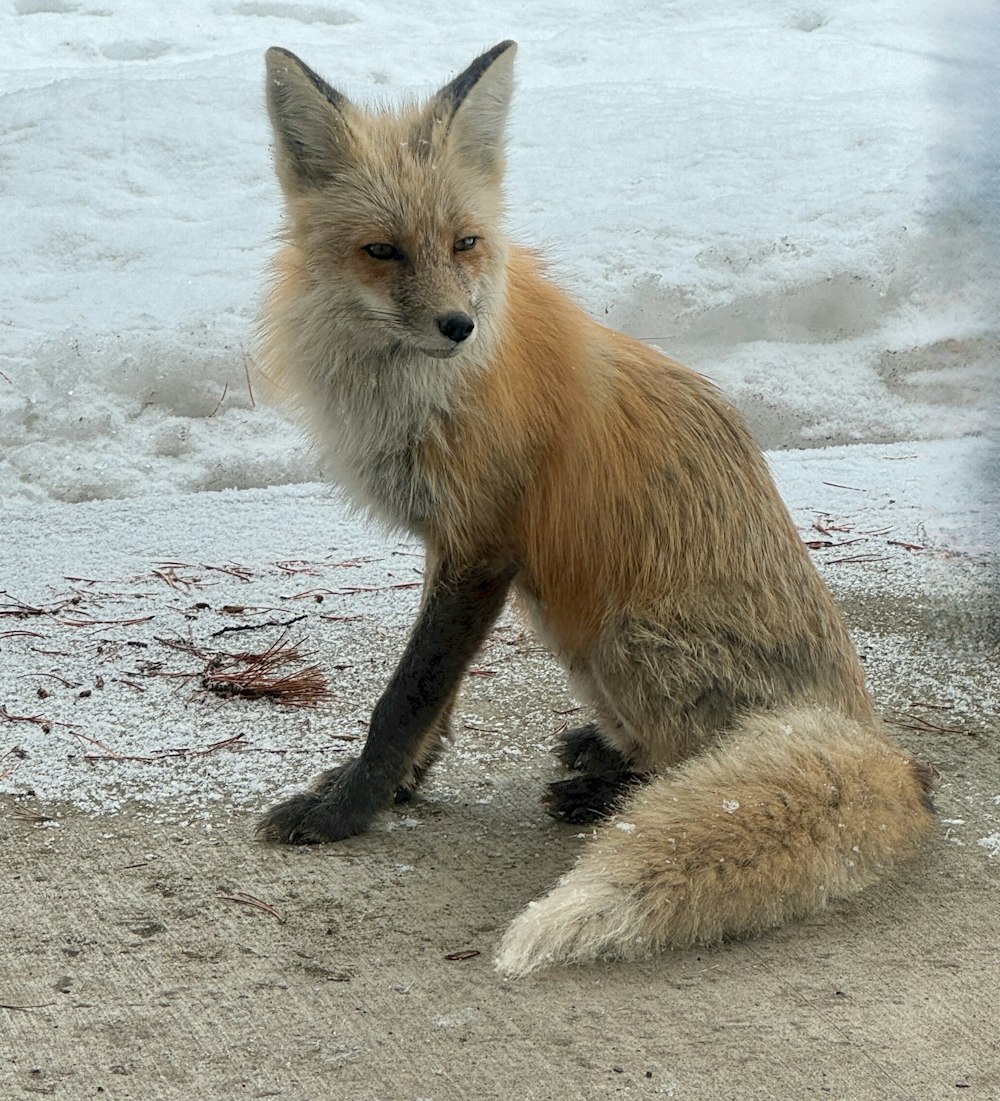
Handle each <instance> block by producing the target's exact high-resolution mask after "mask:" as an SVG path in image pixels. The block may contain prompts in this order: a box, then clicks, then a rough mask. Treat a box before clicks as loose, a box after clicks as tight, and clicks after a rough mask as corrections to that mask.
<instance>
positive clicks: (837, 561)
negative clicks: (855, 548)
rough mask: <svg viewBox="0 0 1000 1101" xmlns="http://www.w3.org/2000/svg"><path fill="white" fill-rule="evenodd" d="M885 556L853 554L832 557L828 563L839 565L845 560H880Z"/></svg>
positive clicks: (829, 564)
mask: <svg viewBox="0 0 1000 1101" xmlns="http://www.w3.org/2000/svg"><path fill="white" fill-rule="evenodd" d="M883 558H885V555H884V554H853V555H850V556H849V557H847V558H831V559H829V561H828V562H827V565H828V566H839V565H841V564H842V563H845V562H880V561H881V560H882V559H883Z"/></svg>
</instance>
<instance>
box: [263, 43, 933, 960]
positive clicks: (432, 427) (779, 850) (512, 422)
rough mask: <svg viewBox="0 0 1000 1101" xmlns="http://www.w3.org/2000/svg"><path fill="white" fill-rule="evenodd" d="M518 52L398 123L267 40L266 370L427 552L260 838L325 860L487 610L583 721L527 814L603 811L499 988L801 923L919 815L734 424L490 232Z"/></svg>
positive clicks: (837, 631) (410, 773) (396, 764)
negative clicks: (309, 767)
mask: <svg viewBox="0 0 1000 1101" xmlns="http://www.w3.org/2000/svg"><path fill="white" fill-rule="evenodd" d="M513 57H514V44H513V43H511V42H502V43H500V44H499V45H498V46H496V47H494V48H493V49H492V50H490V51H488V52H487V53H485V54H483V55H482V56H481V57H479V58H477V59H476V60H475V61H474V62H473V63H472V65H470V66H469V68H468V69H466V70H465V71H464V72H462V73H461V74H459V76H457V77H456V78H455V79H454V80H453V81H452V82H451V83H450V84H448V85H446V86H445V87H444V88H442V89H441V91H440V92H438V93H437V95H435V96H434V97H432V98H431V100H430V101H429V103H428V104H426V105H425V106H422V107H413V108H411V109H409V110H405V111H402V112H400V113H398V114H393V113H385V112H383V113H372V112H366V111H363V110H362V109H360V108H358V107H356V106H355V105H354V104H352V103H350V102H349V101H348V100H347V99H346V98H345V97H344V96H343V95H341V94H340V93H339V92H338V91H336V90H335V89H334V88H332V87H330V85H328V84H327V83H326V82H325V81H324V80H323V79H322V78H321V77H319V76H317V75H316V74H315V73H314V72H312V70H310V69H308V68H307V67H306V66H305V65H303V64H302V62H300V61H299V60H298V59H297V58H295V57H294V56H293V55H291V54H289V53H287V52H285V51H283V50H277V49H273V50H270V51H269V52H268V105H269V110H270V114H271V120H272V123H273V126H274V134H275V150H276V167H277V171H278V177H279V180H280V182H281V185H282V190H283V191H284V195H285V200H286V207H287V216H288V228H287V233H286V238H287V245H286V247H285V248H284V249H283V250H282V252H281V253H280V255H279V256H278V258H277V261H276V279H275V284H274V288H273V291H272V294H271V296H270V298H269V300H268V303H267V306H266V308H265V316H264V323H263V340H262V344H261V355H260V359H261V363H262V366H263V369H264V371H265V374H267V375H268V376H269V377H271V378H272V380H273V381H274V383H275V384H276V386H277V387H278V388H279V390H282V391H284V393H285V394H287V395H288V396H289V397H290V398H291V400H293V401H294V402H296V403H297V404H298V405H299V407H300V409H301V411H302V413H303V415H304V417H305V419H306V420H307V422H309V424H310V427H311V428H312V430H313V433H314V435H315V436H316V438H317V440H318V441H319V442H320V444H321V445H322V446H323V447H324V448H325V450H326V452H327V454H328V456H329V458H330V460H331V463H332V467H333V474H334V477H335V478H336V479H337V480H338V481H339V482H340V483H341V484H342V486H343V487H344V488H345V489H346V491H347V492H348V494H349V495H350V497H351V498H352V499H353V500H354V501H355V502H356V503H358V504H359V505H362V506H364V507H366V508H367V509H368V510H369V511H371V512H373V513H374V514H376V515H377V516H379V517H381V518H382V519H384V520H385V521H387V522H388V523H390V524H392V525H394V526H396V527H402V528H406V529H408V530H409V531H411V532H413V533H414V534H416V535H418V536H419V537H420V538H421V539H422V541H423V542H424V544H425V547H426V551H427V565H426V573H425V581H424V592H423V598H422V600H421V606H420V611H419V614H418V616H417V620H416V623H415V625H414V628H413V631H412V633H411V636H410V639H409V641H408V643H407V645H406V648H405V650H404V653H403V655H402V657H401V658H400V660H399V663H398V665H397V667H396V669H395V671H394V673H393V675H392V677H391V678H390V681H389V683H388V685H387V687H386V689H385V691H384V692H383V694H382V696H381V697H380V698H379V700H378V702H377V703H376V705H375V708H374V710H373V712H372V717H371V723H370V725H369V730H368V737H367V740H366V742H365V746H364V748H363V750H362V752H361V754H360V756H359V757H357V758H356V759H354V760H351V761H349V762H347V763H346V764H344V765H342V766H340V767H339V768H336V769H332V770H330V771H328V772H326V773H324V774H323V775H322V776H320V777H319V779H318V780H317V782H316V784H315V786H314V787H313V788H312V789H311V790H309V791H304V792H301V793H299V794H298V795H295V796H294V797H293V798H291V799H289V800H286V801H285V802H283V803H280V804H279V805H277V806H275V807H273V808H272V809H271V810H270V811H269V812H268V813H267V815H266V816H265V817H264V819H263V820H262V821H261V823H260V826H259V829H258V832H259V835H260V836H261V837H262V838H264V839H266V840H270V841H279V842H292V843H303V842H318V841H337V840H340V839H342V838H346V837H349V836H351V835H353V834H358V833H361V832H362V831H364V830H365V829H366V828H367V827H368V826H369V824H370V823H371V821H372V819H373V818H374V817H375V815H376V814H377V813H378V812H379V811H380V810H382V809H383V808H385V807H387V806H388V805H390V804H391V803H392V801H393V800H394V799H396V800H399V799H407V798H409V797H410V796H411V795H412V793H413V791H414V789H415V788H416V786H417V785H418V784H419V782H420V779H421V777H422V776H423V775H424V773H425V772H426V771H427V769H428V768H429V767H430V766H431V765H432V764H433V762H434V759H435V758H436V757H437V755H438V754H439V753H440V752H441V751H442V749H443V747H444V745H445V743H446V741H447V738H448V735H449V719H450V715H451V711H452V707H453V705H454V701H455V697H456V695H457V692H458V689H459V685H460V682H461V680H462V677H463V675H464V673H465V671H466V669H467V667H468V665H469V663H470V662H471V660H472V658H473V656H474V655H475V653H476V651H477V650H478V648H479V646H480V645H481V644H482V642H483V640H484V639H485V638H486V636H487V634H488V632H489V630H490V628H491V627H492V625H493V623H494V622H495V620H496V617H497V616H498V615H499V614H500V612H501V610H502V608H503V607H504V604H505V602H506V600H507V597H508V594H509V593H511V592H514V593H515V594H516V595H517V596H518V598H519V599H520V602H521V603H522V605H523V606H525V607H526V608H527V609H528V611H529V612H530V613H531V614H532V616H533V617H534V619H535V621H536V623H537V626H538V628H539V630H540V632H541V633H542V634H543V636H544V637H545V639H546V641H547V642H548V643H549V644H550V645H551V647H552V649H553V650H554V651H555V653H556V654H557V655H558V656H559V657H560V659H561V660H562V661H563V663H564V664H565V665H566V666H567V668H568V669H569V671H570V674H571V676H572V679H573V686H574V691H575V693H576V694H578V695H579V696H580V697H581V698H582V699H583V700H584V701H585V702H586V703H587V704H588V705H589V706H590V707H591V708H592V709H593V713H594V715H595V721H594V722H593V723H592V724H589V725H588V726H585V727H581V728H579V729H577V730H574V731H570V732H569V733H568V734H566V735H565V736H564V737H563V739H562V743H561V745H560V747H559V749H558V753H559V756H560V758H561V760H562V761H563V763H564V764H566V765H567V766H568V767H569V768H570V769H571V770H573V771H574V772H575V773H577V775H576V776H574V777H572V778H570V779H567V780H563V781H558V782H555V783H553V784H550V785H549V794H548V801H549V802H550V804H551V807H552V809H553V811H554V813H556V814H557V815H558V816H559V817H562V818H565V819H568V820H570V821H574V822H581V821H591V820H595V819H599V818H610V819H611V820H610V821H609V822H606V823H604V824H601V825H599V826H598V827H597V828H596V832H595V838H594V840H593V841H592V842H590V843H589V844H588V845H587V846H586V847H585V848H584V851H583V852H582V854H581V856H580V857H579V859H578V861H577V863H576V866H575V867H574V868H573V869H572V870H571V871H569V872H568V873H567V874H566V875H565V876H564V877H563V879H562V880H561V881H560V882H559V883H558V884H556V886H555V887H554V888H553V889H552V890H551V891H550V892H549V893H548V894H547V895H546V896H545V897H544V898H543V899H541V900H540V901H539V902H537V903H533V904H532V905H531V906H529V908H528V909H527V910H525V911H524V912H523V913H522V914H521V915H520V916H519V917H518V918H516V919H515V921H514V922H513V924H512V925H511V927H510V928H509V930H508V931H507V933H506V934H505V936H504V939H503V942H502V944H501V946H500V951H499V956H498V966H499V967H500V969H501V970H502V971H503V972H504V973H506V974H508V975H524V974H527V973H528V972H530V971H532V970H534V969H535V968H538V967H541V966H544V965H546V964H549V963H552V962H577V963H583V962H586V961H588V960H593V959H596V958H598V957H618V958H625V957H631V956H637V955H641V954H645V953H647V952H649V951H651V950H654V949H657V948H666V947H680V946H682V945H687V944H690V943H692V942H694V941H714V940H718V939H720V938H722V937H727V936H739V935H746V934H748V933H752V932H754V931H756V930H760V929H764V928H767V927H768V926H772V925H776V924H778V923H780V922H783V921H787V920H791V919H794V918H796V917H799V916H801V915H803V914H806V913H808V912H810V911H812V910H816V909H818V908H821V907H822V906H823V905H825V904H826V902H827V901H828V900H829V899H831V898H834V897H843V896H846V895H849V894H851V893H853V892H855V891H857V890H860V889H861V888H862V887H864V886H865V885H866V884H868V883H870V882H872V881H873V880H874V879H876V878H877V877H878V875H879V874H881V872H882V871H883V869H884V868H886V867H887V866H890V865H891V864H893V863H895V862H898V861H901V860H903V859H905V858H907V857H909V856H911V855H912V854H913V853H914V852H916V851H917V849H918V848H919V846H920V844H921V843H922V842H923V841H924V840H925V839H926V838H927V837H928V836H929V835H930V834H931V832H932V831H933V829H934V815H933V808H932V806H931V802H930V796H929V793H928V792H929V787H930V784H929V773H928V770H927V769H925V768H924V767H923V766H921V765H919V764H918V763H917V762H916V761H914V760H913V759H912V758H911V757H910V756H909V755H908V754H907V753H905V752H904V750H903V749H902V748H901V747H899V746H898V745H897V744H896V743H895V742H894V741H893V740H892V738H891V737H890V735H889V733H888V731H887V730H886V728H885V726H884V725H883V724H882V723H881V722H880V721H879V719H878V718H877V716H876V713H875V709H874V704H873V702H872V700H871V698H870V696H869V695H868V692H867V690H866V688H865V683H864V673H863V671H862V668H861V665H860V662H859V660H858V657H857V654H856V653H855V651H854V649H853V647H852V645H851V642H850V639H849V636H848V634H847V630H846V627H845V625H844V623H843V620H842V619H841V617H840V614H839V612H838V611H837V609H836V607H835V605H834V603H833V599H832V597H831V596H830V593H829V591H828V590H827V589H826V587H825V585H824V584H823V582H822V580H821V579H820V577H819V575H818V573H817V572H816V569H815V566H814V565H813V563H812V562H811V560H810V558H809V554H808V551H807V550H806V549H805V547H804V545H803V543H802V539H801V537H800V536H799V533H798V531H797V530H796V528H795V525H794V524H793V522H792V520H791V517H790V516H789V514H788V511H787V509H786V508H785V506H784V504H783V502H782V500H781V498H780V496H779V494H778V492H777V490H776V488H775V486H774V482H773V480H772V479H771V477H770V474H769V472H768V470H767V465H766V463H765V462H764V460H763V457H762V456H761V454H760V452H759V451H758V449H757V448H756V446H755V444H754V442H753V440H752V438H751V436H750V433H749V432H748V430H747V428H746V426H745V425H744V424H743V421H742V419H741V418H740V417H739V415H738V414H737V413H736V412H735V411H734V410H733V409H732V407H731V406H730V405H729V404H728V403H727V402H726V400H725V399H724V398H723V397H722V396H721V395H720V394H719V393H718V391H717V390H716V389H715V388H714V387H713V386H712V385H711V384H709V383H708V382H707V381H706V380H705V379H703V378H702V377H701V376H699V375H697V374H696V373H695V372H693V371H690V370H688V369H687V368H685V367H683V366H681V365H680V364H678V363H676V362H674V361H673V360H670V359H668V358H666V357H665V356H662V355H660V354H659V353H658V352H656V351H654V350H653V349H651V348H649V347H647V346H645V345H643V344H641V343H639V342H638V341H635V340H632V339H631V338H629V337H627V336H624V335H623V334H621V333H615V332H612V331H610V330H608V329H605V328H603V327H602V326H600V325H598V324H597V323H596V322H594V321H593V320H591V319H590V318H589V317H587V316H586V315H585V314H584V313H583V312H582V311H581V310H580V309H579V308H578V307H577V306H576V305H574V303H573V302H572V301H570V300H569V299H568V298H567V297H566V295H564V294H563V293H562V292H561V291H560V290H558V289H557V288H556V287H554V286H553V285H552V284H551V283H550V282H549V281H548V280H547V279H546V278H545V275H544V272H543V271H542V268H541V265H540V263H539V262H538V260H537V259H536V258H535V257H534V256H533V255H532V254H531V253H530V252H528V251H527V250H525V249H521V248H517V247H515V246H514V245H512V244H511V243H510V242H509V241H508V240H507V239H506V238H505V236H504V234H503V231H502V229H501V216H502V200H501V180H502V175H503V143H504V129H505V124H506V116H507V110H508V105H509V101H510V96H511V91H512V82H513Z"/></svg>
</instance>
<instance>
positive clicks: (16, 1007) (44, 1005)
mask: <svg viewBox="0 0 1000 1101" xmlns="http://www.w3.org/2000/svg"><path fill="white" fill-rule="evenodd" d="M55 1004H56V1003H55V1002H39V1003H38V1004H37V1005H8V1004H7V1003H6V1002H0V1009H12V1010H16V1011H17V1012H21V1011H22V1010H27V1009H48V1008H49V1006H50V1005H55Z"/></svg>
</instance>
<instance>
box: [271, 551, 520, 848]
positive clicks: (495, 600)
mask: <svg viewBox="0 0 1000 1101" xmlns="http://www.w3.org/2000/svg"><path fill="white" fill-rule="evenodd" d="M515 572H516V570H515V568H514V567H513V566H504V567H495V566H494V567H491V566H489V565H486V564H483V565H479V566H476V567H472V568H466V569H463V570H458V569H456V568H455V567H453V566H451V565H450V564H449V563H447V562H441V563H438V564H437V565H436V566H435V567H434V573H433V576H432V578H431V580H430V582H429V583H428V585H427V588H426V590H425V598H424V602H423V605H422V607H421V610H420V615H419V618H418V619H417V623H416V626H415V627H414V629H413V633H412V634H411V636H410V640H409V642H408V644H407V647H406V650H405V652H404V653H403V657H402V659H401V660H400V662H399V665H398V666H397V667H396V671H395V673H394V674H393V676H392V679H391V680H390V681H389V684H388V686H387V688H386V690H385V691H384V692H383V693H382V697H381V699H380V700H379V701H378V703H377V704H376V705H375V710H374V711H373V712H372V718H371V723H370V725H369V728H368V739H367V741H366V742H365V746H364V749H363V750H362V751H361V755H360V757H357V758H355V759H354V760H352V761H348V762H347V764H345V765H342V766H341V767H340V768H336V769H332V770H330V771H329V772H326V773H324V774H323V775H322V776H321V777H320V779H319V781H318V783H317V784H316V786H315V788H314V789H313V790H312V791H305V792H300V793H299V794H297V795H293V796H292V798H291V799H287V800H286V801H285V802H283V803H279V804H278V805H277V806H275V807H272V808H271V810H269V811H268V812H267V814H265V815H264V817H263V819H262V820H261V822H260V824H259V825H258V827H257V835H258V836H259V837H261V838H262V839H264V840H266V841H284V842H290V843H297V844H303V843H306V842H317V841H339V840H341V839H342V838H344V837H350V836H352V835H354V834H358V833H363V832H364V831H365V830H366V829H367V828H368V826H369V825H370V823H371V821H372V819H373V818H374V817H375V815H376V814H377V813H378V811H380V810H382V809H383V808H384V807H387V806H389V804H390V803H392V801H393V798H394V797H395V796H396V793H397V792H398V791H400V790H403V791H405V790H406V789H407V787H408V786H409V785H411V784H412V780H413V777H414V774H415V773H417V774H419V772H420V771H421V769H422V768H423V767H424V766H425V765H426V764H427V763H429V761H428V758H429V757H431V756H433V753H434V751H435V750H436V749H437V748H438V744H439V741H440V734H439V729H440V728H439V726H438V723H439V721H440V719H441V717H442V714H443V713H444V712H446V710H447V706H448V704H449V702H450V700H451V699H452V697H453V695H454V693H455V691H456V689H457V687H458V683H459V681H460V680H461V678H462V674H463V673H464V672H465V669H466V667H467V666H468V664H469V662H470V661H471V660H472V658H473V656H474V655H475V653H476V651H477V650H478V649H479V647H480V645H481V644H482V642H483V640H484V639H485V637H486V634H487V632H488V631H489V629H490V627H491V626H492V625H493V623H494V621H495V620H496V617H497V616H498V615H499V614H500V611H501V609H502V608H503V604H504V600H505V599H506V596H507V590H508V589H509V587H510V582H511V580H512V579H513V576H514V574H515Z"/></svg>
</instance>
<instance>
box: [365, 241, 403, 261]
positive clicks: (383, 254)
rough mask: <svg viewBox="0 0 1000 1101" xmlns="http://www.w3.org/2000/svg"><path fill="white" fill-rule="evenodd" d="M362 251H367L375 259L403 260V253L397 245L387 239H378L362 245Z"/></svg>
mask: <svg viewBox="0 0 1000 1101" xmlns="http://www.w3.org/2000/svg"><path fill="white" fill-rule="evenodd" d="M362 251H363V252H367V253H368V255H369V256H370V257H371V258H372V259H373V260H402V259H403V254H402V252H400V251H399V249H398V248H396V246H395V245H390V244H387V243H386V242H385V241H376V242H375V243H374V244H371V245H362Z"/></svg>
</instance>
